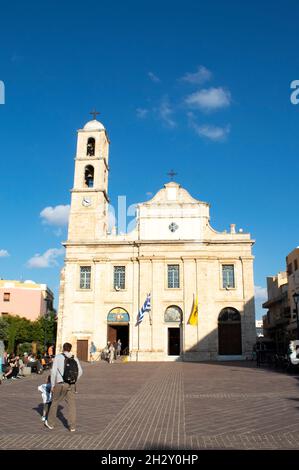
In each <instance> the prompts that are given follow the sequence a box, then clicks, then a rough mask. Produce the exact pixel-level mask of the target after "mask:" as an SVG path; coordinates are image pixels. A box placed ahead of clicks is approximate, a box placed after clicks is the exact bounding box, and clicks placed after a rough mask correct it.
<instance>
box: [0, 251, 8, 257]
mask: <svg viewBox="0 0 299 470" xmlns="http://www.w3.org/2000/svg"><path fill="white" fill-rule="evenodd" d="M7 256H10V254H9V253H8V251H7V250H0V258H6V257H7Z"/></svg>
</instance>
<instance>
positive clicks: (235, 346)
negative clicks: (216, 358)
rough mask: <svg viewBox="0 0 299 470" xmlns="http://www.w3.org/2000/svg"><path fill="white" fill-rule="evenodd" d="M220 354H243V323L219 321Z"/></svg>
mask: <svg viewBox="0 0 299 470" xmlns="http://www.w3.org/2000/svg"><path fill="white" fill-rule="evenodd" d="M218 340H219V355H221V356H238V355H240V354H242V337H241V323H219V325H218Z"/></svg>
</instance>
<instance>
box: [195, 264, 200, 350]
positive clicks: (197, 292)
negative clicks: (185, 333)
mask: <svg viewBox="0 0 299 470" xmlns="http://www.w3.org/2000/svg"><path fill="white" fill-rule="evenodd" d="M197 266H198V263H197V260H195V269H196V276H195V279H196V301H197V324H196V340H197V347H198V314H199V312H198V310H199V307H198V282H197Z"/></svg>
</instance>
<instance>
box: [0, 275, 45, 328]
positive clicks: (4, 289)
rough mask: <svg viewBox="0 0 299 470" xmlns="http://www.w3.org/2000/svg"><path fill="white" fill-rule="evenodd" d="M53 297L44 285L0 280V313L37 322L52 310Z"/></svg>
mask: <svg viewBox="0 0 299 470" xmlns="http://www.w3.org/2000/svg"><path fill="white" fill-rule="evenodd" d="M53 301H54V295H53V292H52V291H51V290H50V289H49V288H48V286H47V285H46V284H37V283H35V282H33V281H24V282H22V281H8V280H3V279H1V280H0V313H1V316H2V317H5V316H6V315H19V316H20V317H25V318H27V319H28V320H32V321H34V320H37V319H38V318H39V317H41V316H44V315H46V314H47V313H48V312H50V311H52V310H53Z"/></svg>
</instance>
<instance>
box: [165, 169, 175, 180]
mask: <svg viewBox="0 0 299 470" xmlns="http://www.w3.org/2000/svg"><path fill="white" fill-rule="evenodd" d="M167 174H168V176H169V178H170V179H173V177H174V176H175V175H177V173H175V172H174V171H173V170H170V172H169V173H167Z"/></svg>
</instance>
